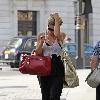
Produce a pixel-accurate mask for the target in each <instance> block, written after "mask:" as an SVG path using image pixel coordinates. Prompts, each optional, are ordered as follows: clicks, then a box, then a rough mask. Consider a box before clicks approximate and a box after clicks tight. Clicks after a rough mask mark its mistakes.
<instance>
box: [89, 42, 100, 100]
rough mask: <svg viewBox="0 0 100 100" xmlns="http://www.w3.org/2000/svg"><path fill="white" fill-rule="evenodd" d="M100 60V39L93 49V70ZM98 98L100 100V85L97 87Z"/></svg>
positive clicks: (91, 63) (91, 62)
mask: <svg viewBox="0 0 100 100" xmlns="http://www.w3.org/2000/svg"><path fill="white" fill-rule="evenodd" d="M99 61H100V41H99V42H97V44H96V46H95V48H94V51H93V55H92V57H91V61H90V65H91V68H92V70H93V69H95V68H96V67H97V66H98V65H99ZM96 100H100V85H99V86H97V87H96Z"/></svg>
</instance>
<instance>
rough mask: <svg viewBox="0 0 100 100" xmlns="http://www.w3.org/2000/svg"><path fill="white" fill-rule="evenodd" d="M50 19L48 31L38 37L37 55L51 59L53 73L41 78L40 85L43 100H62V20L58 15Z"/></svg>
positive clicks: (53, 15) (55, 14)
mask: <svg viewBox="0 0 100 100" xmlns="http://www.w3.org/2000/svg"><path fill="white" fill-rule="evenodd" d="M50 18H51V19H49V20H48V31H47V32H46V33H40V34H39V35H38V37H37V48H36V54H37V55H44V56H50V57H51V61H52V66H51V68H52V71H51V75H49V76H39V83H40V87H41V92H42V100H60V96H61V93H62V88H63V81H64V66H63V62H62V60H61V57H60V56H59V55H60V52H61V49H62V48H61V43H62V42H63V39H64V33H61V32H60V26H61V24H62V20H61V18H60V17H59V15H58V13H54V14H52V16H51V15H50ZM52 22H53V23H52Z"/></svg>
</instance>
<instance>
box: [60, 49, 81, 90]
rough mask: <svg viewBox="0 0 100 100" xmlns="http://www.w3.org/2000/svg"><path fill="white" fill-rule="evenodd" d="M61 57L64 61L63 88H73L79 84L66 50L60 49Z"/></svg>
mask: <svg viewBox="0 0 100 100" xmlns="http://www.w3.org/2000/svg"><path fill="white" fill-rule="evenodd" d="M61 58H62V60H63V61H64V67H65V82H64V88H74V87H77V86H79V78H78V75H77V72H76V69H75V66H74V65H73V63H72V61H71V58H70V56H69V54H68V52H67V51H66V50H64V49H63V50H62V53H61Z"/></svg>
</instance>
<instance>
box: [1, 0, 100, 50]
mask: <svg viewBox="0 0 100 100" xmlns="http://www.w3.org/2000/svg"><path fill="white" fill-rule="evenodd" d="M73 1H74V0H0V49H3V48H4V47H5V46H6V45H7V44H8V41H9V40H10V39H11V38H12V37H14V36H18V35H26V34H27V35H36V34H38V32H40V31H41V32H45V31H46V26H47V18H48V16H49V15H50V13H53V12H58V13H59V14H60V16H61V17H62V20H63V25H62V26H61V31H63V32H65V33H66V34H67V35H68V37H70V38H71V39H72V41H73V42H75V41H76V40H75V37H76V34H75V8H74V4H73ZM92 4H93V14H90V15H89V16H88V19H89V20H88V26H87V28H88V30H87V33H88V34H84V35H85V37H86V38H85V39H87V40H86V41H87V42H88V43H91V44H95V43H96V41H98V40H100V39H99V38H100V36H99V31H100V28H99V25H100V1H99V0H92ZM84 33H85V32H84Z"/></svg>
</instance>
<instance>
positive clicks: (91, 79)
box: [85, 68, 100, 88]
mask: <svg viewBox="0 0 100 100" xmlns="http://www.w3.org/2000/svg"><path fill="white" fill-rule="evenodd" d="M85 81H87V84H88V85H89V86H90V87H92V88H96V87H97V86H98V85H99V84H100V68H96V69H94V70H92V71H91V72H90V73H89V75H88V76H87V78H86V80H85Z"/></svg>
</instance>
